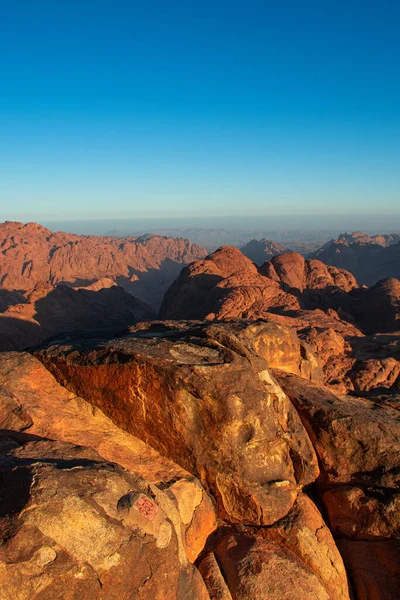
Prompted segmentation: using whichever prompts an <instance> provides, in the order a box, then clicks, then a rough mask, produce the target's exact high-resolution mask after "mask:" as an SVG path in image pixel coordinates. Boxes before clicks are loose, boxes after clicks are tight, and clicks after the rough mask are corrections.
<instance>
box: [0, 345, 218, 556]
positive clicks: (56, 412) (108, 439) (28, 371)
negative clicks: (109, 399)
mask: <svg viewBox="0 0 400 600" xmlns="http://www.w3.org/2000/svg"><path fill="white" fill-rule="evenodd" d="M0 381H1V386H0V429H1V430H2V431H3V432H5V433H7V432H9V435H12V436H13V438H16V439H18V440H24V439H26V436H27V437H28V439H31V438H44V439H47V438H50V439H56V440H60V441H64V442H70V443H73V444H80V445H82V446H83V445H84V446H87V447H89V448H92V449H94V450H96V451H97V452H98V453H99V454H101V456H102V457H103V458H105V459H106V460H108V461H112V462H115V463H117V464H119V465H121V466H122V467H124V468H125V469H127V470H128V471H130V472H132V473H135V475H138V476H140V477H142V478H143V479H145V480H146V481H148V482H150V483H152V484H155V485H161V486H162V487H163V489H164V490H168V493H169V494H170V496H171V497H172V498H173V500H174V502H175V504H176V505H177V507H178V510H179V512H180V514H181V520H182V523H181V529H182V533H183V543H184V545H185V549H186V553H187V556H188V558H189V560H191V561H192V562H194V560H195V559H196V558H197V556H198V554H199V553H200V552H201V550H202V549H203V547H204V545H205V543H206V540H207V537H208V536H209V534H210V533H211V532H212V531H213V530H214V529H215V528H216V520H215V513H214V507H213V503H212V501H211V499H210V498H209V497H208V495H207V494H206V492H205V490H204V489H203V488H202V486H201V484H200V482H199V481H198V480H197V479H196V478H195V477H193V476H192V475H191V474H190V473H188V472H187V471H185V470H184V469H182V468H181V467H179V466H178V465H177V464H176V463H174V462H173V461H171V460H169V459H168V458H165V457H163V456H161V455H160V454H159V453H158V452H157V451H155V450H154V449H153V448H151V447H150V446H148V445H147V444H145V443H144V442H142V441H141V440H139V439H138V438H135V437H134V436H133V435H130V434H129V433H127V432H125V431H123V430H121V429H119V428H118V427H117V426H116V425H115V424H114V423H113V422H112V421H111V420H110V419H109V418H108V417H106V416H105V415H104V414H103V413H102V411H101V410H99V409H97V408H95V407H93V406H91V405H90V404H88V403H87V402H86V401H85V400H84V399H83V398H79V397H77V396H76V395H75V394H73V393H71V392H69V391H68V390H66V389H65V388H64V387H62V386H61V385H60V384H58V383H57V381H56V380H55V379H54V377H53V376H52V375H51V373H49V371H47V370H46V369H45V367H44V366H43V365H42V364H41V363H40V362H39V361H38V360H37V359H36V358H34V357H33V356H31V355H29V354H26V353H16V352H12V353H5V354H2V355H0Z"/></svg>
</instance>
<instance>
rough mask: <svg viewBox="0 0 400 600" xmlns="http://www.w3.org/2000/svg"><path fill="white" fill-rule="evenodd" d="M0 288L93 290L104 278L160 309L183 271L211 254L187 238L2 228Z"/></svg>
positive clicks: (14, 225)
mask: <svg viewBox="0 0 400 600" xmlns="http://www.w3.org/2000/svg"><path fill="white" fill-rule="evenodd" d="M0 244H1V252H0V286H1V288H4V289H6V290H18V291H29V290H32V289H33V288H35V286H37V285H46V284H51V285H56V284H57V283H67V284H69V285H74V286H79V285H85V286H86V285H90V284H92V283H93V282H94V281H97V280H98V279H101V278H103V277H108V278H111V279H113V280H115V281H116V282H117V283H118V284H119V285H120V286H121V287H123V288H124V289H125V290H126V291H127V292H129V293H131V294H133V295H134V296H136V297H137V298H139V299H140V300H142V301H144V302H146V303H147V304H149V305H150V306H151V307H153V309H158V306H159V304H160V302H161V299H162V296H163V293H164V291H165V290H166V289H167V287H168V286H169V285H170V284H171V283H172V281H173V280H174V279H175V278H176V276H177V275H178V273H179V271H180V269H181V268H182V265H184V264H188V263H190V262H192V261H194V260H198V259H199V258H202V257H204V256H205V255H206V251H205V250H204V249H203V248H201V247H200V246H198V245H196V244H191V243H190V242H189V241H188V240H185V239H182V238H165V237H161V236H143V237H141V238H133V237H128V238H113V237H101V236H81V235H74V234H69V233H62V232H57V233H53V232H52V231H50V230H48V229H46V228H45V227H42V226H41V225H37V224H36V223H27V224H26V225H24V224H22V223H14V222H5V223H1V224H0Z"/></svg>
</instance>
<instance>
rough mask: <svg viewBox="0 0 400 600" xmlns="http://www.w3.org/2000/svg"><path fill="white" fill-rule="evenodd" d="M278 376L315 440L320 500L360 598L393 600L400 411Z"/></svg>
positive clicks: (398, 535)
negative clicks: (338, 540) (319, 470)
mask: <svg viewBox="0 0 400 600" xmlns="http://www.w3.org/2000/svg"><path fill="white" fill-rule="evenodd" d="M274 373H275V376H276V377H277V379H278V381H279V382H280V385H281V386H282V387H283V389H284V390H285V392H286V393H287V394H288V395H289V396H290V398H291V400H292V402H293V403H294V405H295V406H296V408H297V410H298V412H299V414H300V416H301V419H302V421H303V423H304V425H305V427H306V428H307V431H308V433H309V435H310V438H311V439H312V440H313V444H314V447H315V449H316V452H317V454H318V459H319V464H320V468H321V474H320V477H319V479H318V486H319V490H320V493H321V497H322V501H323V503H324V506H325V510H326V512H327V514H328V518H329V522H330V526H331V529H332V531H333V533H334V535H336V536H337V537H339V538H340V546H339V547H340V549H341V550H342V551H343V557H344V559H345V563H346V565H347V566H348V568H349V570H350V573H351V574H352V578H353V580H354V582H355V587H356V590H357V594H358V595H357V598H363V599H368V600H394V598H395V597H396V594H398V582H399V575H400V573H399V570H398V565H399V564H400V554H399V551H400V546H399V543H398V540H399V539H400V518H399V515H400V477H399V473H400V413H399V411H398V410H396V409H395V408H392V407H391V406H387V405H385V404H384V403H376V402H373V401H371V400H366V399H361V398H354V397H352V398H350V397H348V396H347V397H346V396H342V397H339V396H337V395H335V394H333V393H331V392H330V391H328V390H324V389H322V388H319V387H316V386H315V385H313V384H312V383H311V382H307V381H305V380H304V379H300V378H298V377H296V376H295V375H288V374H286V373H283V372H280V373H279V372H278V371H275V372H274ZM368 565H369V566H368ZM396 565H397V566H396ZM396 582H397V583H396Z"/></svg>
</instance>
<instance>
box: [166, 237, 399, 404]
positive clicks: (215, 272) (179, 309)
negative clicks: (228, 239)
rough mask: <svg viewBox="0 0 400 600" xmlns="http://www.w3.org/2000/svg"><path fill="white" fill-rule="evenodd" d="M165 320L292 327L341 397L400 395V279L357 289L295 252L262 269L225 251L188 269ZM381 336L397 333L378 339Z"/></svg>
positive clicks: (344, 276)
mask: <svg viewBox="0 0 400 600" xmlns="http://www.w3.org/2000/svg"><path fill="white" fill-rule="evenodd" d="M160 314H161V316H162V317H163V318H172V319H179V318H183V319H186V318H190V319H207V320H209V321H213V320H217V321H225V320H237V319H251V320H257V319H263V320H266V319H267V320H269V321H274V322H276V323H279V324H283V325H288V326H290V327H293V328H294V329H295V330H296V331H297V332H298V334H299V335H300V337H301V338H302V339H303V340H304V341H306V342H307V343H308V344H309V345H310V347H311V348H312V349H313V350H314V352H315V353H316V355H317V356H318V359H319V362H320V365H321V367H322V368H323V371H324V381H325V383H327V384H329V385H332V386H334V387H335V389H337V390H338V391H341V392H346V391H356V392H357V393H363V394H364V393H370V392H371V393H375V392H377V391H379V389H381V388H383V389H385V390H386V391H389V390H390V391H391V393H396V391H397V390H398V389H399V385H400V362H399V353H398V349H396V348H397V344H398V340H399V339H400V335H399V334H397V335H396V332H398V330H399V329H400V327H399V319H400V283H399V281H398V280H395V279H391V280H386V281H381V282H379V283H378V284H376V286H374V287H372V288H369V289H367V288H358V287H357V283H356V280H355V278H354V277H353V275H351V274H350V273H349V272H347V271H344V270H343V269H338V268H336V267H330V266H327V265H325V264H323V263H321V262H320V261H317V260H315V259H309V260H305V259H304V258H303V257H302V256H301V255H300V254H297V253H293V252H291V253H285V254H282V255H279V256H276V257H273V258H272V259H271V261H267V262H266V263H264V264H263V265H262V266H261V267H259V268H257V267H256V266H255V264H254V263H252V262H251V261H250V260H249V259H247V258H246V257H245V256H243V254H241V252H240V251H239V250H237V249H235V248H231V247H224V248H221V249H219V250H217V251H216V252H214V253H213V254H211V255H209V256H208V257H207V258H206V259H205V260H202V261H197V262H195V263H193V264H191V265H189V266H188V267H186V268H185V269H183V270H182V272H181V274H180V276H179V278H178V279H177V281H176V282H175V283H174V284H173V285H172V286H171V288H170V289H169V290H168V292H167V293H166V295H165V298H164V301H163V304H162V306H161V313H160ZM383 332H385V333H391V334H392V335H391V336H389V337H388V336H386V337H385V336H378V337H376V334H377V333H383ZM372 340H373V341H372ZM378 347H379V349H378Z"/></svg>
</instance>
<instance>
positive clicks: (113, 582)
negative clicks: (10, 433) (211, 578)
mask: <svg viewBox="0 0 400 600" xmlns="http://www.w3.org/2000/svg"><path fill="white" fill-rule="evenodd" d="M0 469H1V475H2V481H3V486H2V490H1V495H0V507H1V512H0V531H1V535H2V545H1V549H0V580H1V583H2V584H1V590H0V598H1V599H2V600H8V599H9V598H15V599H16V600H33V599H35V600H39V599H40V600H42V599H43V600H44V599H45V598H46V599H50V598H70V599H71V600H72V599H75V598H78V597H79V598H84V599H86V598H87V599H98V598H107V599H115V600H117V599H120V598H126V599H127V598H137V599H138V600H139V599H141V598H143V599H144V598H147V599H148V600H155V599H159V600H162V599H164V598H180V599H182V600H183V599H186V598H188V597H190V598H196V599H197V598H198V599H201V600H207V598H209V596H208V593H207V591H206V588H205V586H204V583H203V581H202V579H201V577H200V574H199V573H198V572H197V571H196V570H195V568H194V567H193V566H192V565H191V564H190V563H189V562H188V560H187V558H186V555H185V552H184V549H183V545H182V542H181V540H180V533H181V532H180V530H179V527H180V517H179V513H178V510H177V508H176V506H175V505H174V503H173V502H172V500H171V499H170V498H169V496H168V495H167V494H166V493H165V492H163V491H161V490H160V489H158V488H157V487H156V486H154V485H151V484H149V483H147V482H146V481H144V480H142V479H141V478H139V477H137V476H134V475H133V474H130V473H128V472H127V471H125V470H123V469H122V468H121V467H119V466H117V465H115V464H113V463H108V462H105V461H104V459H103V458H102V457H101V456H100V455H99V454H97V453H96V452H95V451H93V450H91V449H88V448H82V447H80V446H75V445H72V444H68V443H65V442H64V443H62V442H53V441H33V442H28V443H25V444H24V445H23V446H18V445H17V447H15V448H13V449H10V450H9V452H8V454H7V456H4V457H0Z"/></svg>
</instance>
